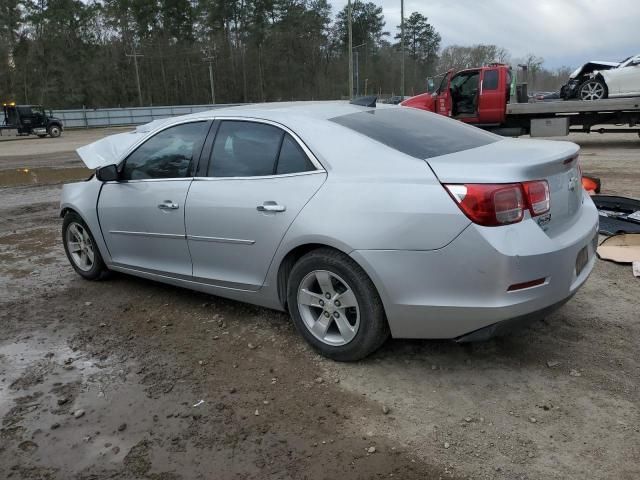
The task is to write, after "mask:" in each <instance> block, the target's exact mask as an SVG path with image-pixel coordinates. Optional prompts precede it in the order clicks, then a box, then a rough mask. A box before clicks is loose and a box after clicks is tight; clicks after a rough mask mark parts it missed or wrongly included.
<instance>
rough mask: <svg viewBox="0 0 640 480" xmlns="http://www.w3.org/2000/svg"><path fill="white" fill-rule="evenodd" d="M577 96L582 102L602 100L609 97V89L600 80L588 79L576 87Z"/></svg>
mask: <svg viewBox="0 0 640 480" xmlns="http://www.w3.org/2000/svg"><path fill="white" fill-rule="evenodd" d="M577 96H578V98H579V99H580V100H584V101H593V100H603V99H605V98H607V97H608V96H609V89H608V88H607V84H606V83H604V80H602V79H601V78H589V79H587V80H585V81H584V82H582V84H581V85H580V86H579V87H578V95H577Z"/></svg>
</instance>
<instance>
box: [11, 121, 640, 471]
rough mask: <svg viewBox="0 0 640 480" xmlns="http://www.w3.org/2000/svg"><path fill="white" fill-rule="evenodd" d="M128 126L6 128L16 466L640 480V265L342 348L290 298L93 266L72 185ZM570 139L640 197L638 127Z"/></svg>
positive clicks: (587, 164) (619, 186) (609, 186)
mask: <svg viewBox="0 0 640 480" xmlns="http://www.w3.org/2000/svg"><path fill="white" fill-rule="evenodd" d="M119 131H121V130H119ZM110 133H114V130H88V131H67V132H65V134H64V135H63V137H61V138H59V139H38V138H20V139H11V138H5V137H0V198H1V199H2V202H0V306H1V307H0V325H1V329H0V419H1V424H0V478H12V479H64V480H66V479H87V480H88V479H141V478H148V479H166V480H168V479H171V480H173V479H185V480H186V479H192V478H199V479H264V478H273V479H335V478H349V479H351V478H361V479H370V478H390V477H394V478H399V479H436V478H447V479H448V478H472V479H478V478H496V479H547V478H549V479H556V478H558V479H566V478H576V479H584V478H589V479H613V478H615V479H637V478H640V462H638V458H640V392H639V386H640V354H639V353H638V342H639V340H640V280H639V279H635V278H634V277H633V275H632V272H631V268H630V266H622V265H615V264H611V263H606V262H602V261H598V263H597V265H596V268H595V271H594V273H593V275H592V276H591V278H590V279H589V281H588V282H587V284H586V285H585V286H584V287H583V288H582V289H581V290H580V291H579V293H578V294H577V295H576V296H575V297H574V299H573V300H571V301H570V302H569V303H568V304H567V305H565V306H564V307H563V308H562V309H560V310H559V311H557V312H556V313H554V314H553V315H551V316H550V317H549V318H548V319H546V320H545V321H544V322H540V323H538V324H535V325H533V326H532V327H531V328H529V329H528V330H524V331H522V332H520V333H518V334H514V335H511V336H509V337H505V338H500V339H495V340H492V341H489V342H486V343H481V344H474V345H458V344H455V343H452V342H445V341H403V340H393V341H389V342H388V343H387V344H386V345H385V346H384V347H383V348H382V349H381V350H380V351H379V352H378V353H376V354H375V355H373V356H372V357H370V358H368V359H366V360H364V361H361V362H358V363H355V364H338V363H334V362H331V361H328V360H326V359H323V358H321V357H319V356H318V355H316V354H314V353H313V352H312V351H310V349H309V348H307V347H306V346H305V344H304V343H303V341H302V339H301V338H300V337H299V336H298V335H297V334H296V332H295V330H294V328H293V326H292V324H291V322H290V321H289V319H288V317H287V316H286V315H284V314H282V313H278V312H273V311H270V310H266V309H262V308H257V307H252V306H248V305H244V304H240V303H237V302H232V301H228V300H222V299H219V298H215V297H211V296H207V295H203V294H199V293H194V292H191V291H187V290H182V289H178V288H174V287H170V286H165V285H161V284H158V283H154V282H151V281H146V280H142V279H137V278H133V277H128V276H125V275H114V276H112V278H110V279H109V280H106V281H103V282H86V281H83V280H82V279H81V278H80V277H79V276H78V275H76V274H75V273H74V272H73V270H72V269H71V267H70V266H69V265H68V263H67V259H66V257H65V255H64V251H63V248H62V245H61V240H60V226H61V221H60V219H59V218H58V211H57V206H58V203H57V202H58V199H59V194H60V188H61V182H63V181H70V180H75V179H81V178H84V177H85V176H87V175H88V171H86V170H84V169H83V168H82V165H81V163H80V162H79V161H78V159H77V156H76V155H75V153H74V152H73V150H74V149H75V148H77V147H78V146H80V145H83V144H85V143H88V142H91V141H94V140H95V139H97V138H100V137H101V136H103V135H106V134H110ZM570 139H571V140H573V141H576V142H578V143H580V144H581V145H582V147H583V151H582V164H583V169H584V171H585V172H586V173H590V174H594V175H596V176H599V177H601V178H602V182H603V188H604V190H605V191H606V192H608V193H617V194H623V195H630V196H635V197H640V148H639V147H640V139H638V137H637V136H635V135H631V134H630V135H611V136H596V135H591V136H587V135H573V136H572V137H571V138H570Z"/></svg>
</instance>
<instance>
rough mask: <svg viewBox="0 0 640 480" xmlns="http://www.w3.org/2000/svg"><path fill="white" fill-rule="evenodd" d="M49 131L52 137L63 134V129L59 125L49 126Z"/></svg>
mask: <svg viewBox="0 0 640 480" xmlns="http://www.w3.org/2000/svg"><path fill="white" fill-rule="evenodd" d="M47 133H48V134H49V136H50V137H51V138H57V137H59V136H60V135H61V134H62V129H61V128H60V126H59V125H50V126H49V128H47Z"/></svg>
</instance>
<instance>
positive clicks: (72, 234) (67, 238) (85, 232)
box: [62, 212, 109, 280]
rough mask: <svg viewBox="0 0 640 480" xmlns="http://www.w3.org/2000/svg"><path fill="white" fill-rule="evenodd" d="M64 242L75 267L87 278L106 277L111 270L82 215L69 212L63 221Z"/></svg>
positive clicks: (66, 251)
mask: <svg viewBox="0 0 640 480" xmlns="http://www.w3.org/2000/svg"><path fill="white" fill-rule="evenodd" d="M62 244H63V245H64V251H65V253H66V254H67V258H68V259H69V263H71V266H72V267H73V269H74V270H75V271H76V272H77V273H78V275H80V276H81V277H82V278H84V279H86V280H101V279H103V278H106V276H107V275H108V272H109V270H108V269H107V266H106V265H105V263H104V260H103V259H102V255H100V250H98V246H97V245H96V242H95V240H94V238H93V235H92V234H91V231H90V230H89V227H87V224H86V223H85V222H84V220H82V217H80V215H78V214H77V213H75V212H68V213H67V214H66V215H65V216H64V220H63V221H62Z"/></svg>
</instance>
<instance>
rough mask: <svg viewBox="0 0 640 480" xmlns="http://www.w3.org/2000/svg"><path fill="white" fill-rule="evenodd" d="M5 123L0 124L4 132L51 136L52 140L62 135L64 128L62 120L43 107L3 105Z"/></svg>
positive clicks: (0, 130)
mask: <svg viewBox="0 0 640 480" xmlns="http://www.w3.org/2000/svg"><path fill="white" fill-rule="evenodd" d="M2 112H3V114H4V121H3V123H2V124H0V134H1V133H2V130H17V131H18V135H37V136H39V137H40V138H42V137H46V136H47V135H49V136H50V137H52V138H56V137H59V136H60V135H61V134H62V130H63V129H64V126H63V124H62V120H61V119H59V118H56V117H54V116H53V114H52V113H51V110H49V114H48V115H47V112H46V111H45V109H44V108H43V107H42V106H41V105H16V104H15V103H13V102H12V103H3V104H2Z"/></svg>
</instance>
